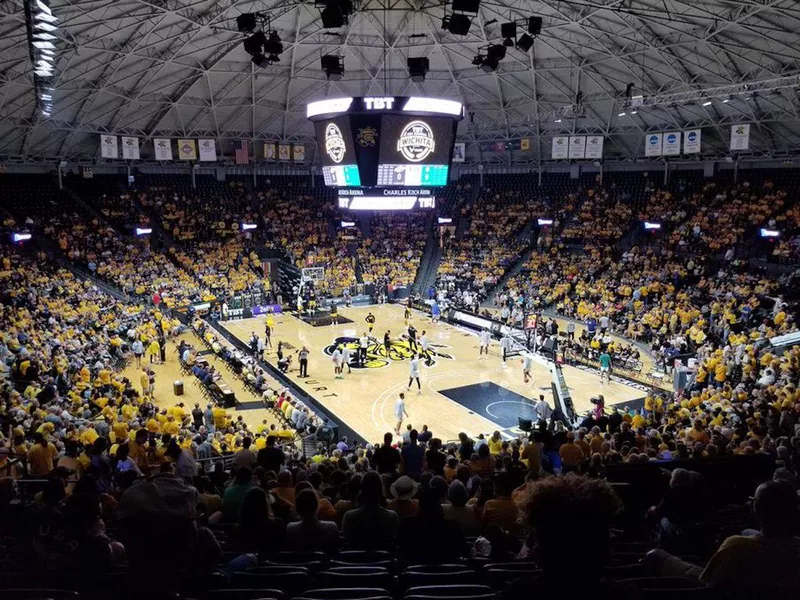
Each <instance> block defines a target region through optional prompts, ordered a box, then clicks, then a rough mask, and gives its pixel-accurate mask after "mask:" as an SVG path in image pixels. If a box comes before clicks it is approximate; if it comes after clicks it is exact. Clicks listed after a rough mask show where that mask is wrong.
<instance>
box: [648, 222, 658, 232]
mask: <svg viewBox="0 0 800 600" xmlns="http://www.w3.org/2000/svg"><path fill="white" fill-rule="evenodd" d="M644 228H645V230H646V231H656V230H658V229H661V223H654V222H652V221H645V222H644Z"/></svg>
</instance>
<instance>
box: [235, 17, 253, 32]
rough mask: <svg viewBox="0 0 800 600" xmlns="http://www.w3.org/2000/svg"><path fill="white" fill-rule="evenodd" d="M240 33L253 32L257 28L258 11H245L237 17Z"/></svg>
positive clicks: (237, 26)
mask: <svg viewBox="0 0 800 600" xmlns="http://www.w3.org/2000/svg"><path fill="white" fill-rule="evenodd" d="M236 28H237V29H238V30H239V33H253V31H255V29H256V13H243V14H241V15H239V16H238V17H236Z"/></svg>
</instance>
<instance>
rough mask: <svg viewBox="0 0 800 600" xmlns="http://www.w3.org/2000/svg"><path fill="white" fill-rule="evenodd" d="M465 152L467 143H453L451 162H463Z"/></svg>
mask: <svg viewBox="0 0 800 600" xmlns="http://www.w3.org/2000/svg"><path fill="white" fill-rule="evenodd" d="M466 154H467V145H466V144H465V143H464V142H456V143H455V144H453V162H464V158H465V157H466Z"/></svg>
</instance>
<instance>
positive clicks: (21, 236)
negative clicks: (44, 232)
mask: <svg viewBox="0 0 800 600" xmlns="http://www.w3.org/2000/svg"><path fill="white" fill-rule="evenodd" d="M32 237H33V235H31V234H30V233H13V234H11V239H12V241H13V242H14V243H15V244H18V243H20V242H26V241H28V240H29V239H31V238H32Z"/></svg>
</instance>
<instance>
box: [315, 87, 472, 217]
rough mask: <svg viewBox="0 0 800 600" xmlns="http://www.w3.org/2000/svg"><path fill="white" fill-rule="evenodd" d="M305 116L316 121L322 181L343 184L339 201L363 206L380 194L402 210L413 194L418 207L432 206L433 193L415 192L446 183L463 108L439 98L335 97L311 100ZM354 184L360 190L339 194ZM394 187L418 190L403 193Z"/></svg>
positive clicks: (351, 187) (332, 184) (387, 201)
mask: <svg viewBox="0 0 800 600" xmlns="http://www.w3.org/2000/svg"><path fill="white" fill-rule="evenodd" d="M307 116H308V118H309V119H310V120H311V121H313V122H314V127H315V132H316V136H317V145H318V148H319V154H320V156H321V162H322V173H323V178H324V181H325V185H329V186H333V187H338V188H346V189H344V190H340V193H339V198H340V204H342V203H344V202H345V200H344V199H343V198H350V199H351V201H352V202H351V204H353V205H357V206H358V207H359V208H361V207H363V206H365V205H366V204H367V203H368V202H369V201H375V200H377V199H379V198H381V199H384V202H385V203H387V204H391V205H392V206H393V207H394V208H395V209H401V207H404V206H408V205H409V204H410V203H411V199H412V198H415V200H414V203H415V205H417V206H423V207H429V206H433V205H434V203H435V197H434V195H433V194H424V195H422V194H420V193H419V191H420V190H422V189H425V188H435V187H439V186H444V185H447V180H448V176H449V173H450V163H451V160H452V155H453V143H454V142H455V134H456V128H457V127H458V122H459V121H460V120H461V119H462V117H463V107H462V105H461V103H459V102H455V101H452V100H442V99H437V98H419V97H394V96H390V97H373V98H334V99H330V100H322V101H319V102H312V103H311V104H309V105H308V107H307ZM355 188H363V189H362V190H361V193H359V194H347V193H345V194H343V193H342V192H354V191H357V190H356V189H355ZM394 188H401V189H402V188H417V189H416V191H415V190H414V189H411V190H406V192H405V193H402V194H401V193H400V192H398V191H393V189H394ZM409 192H411V193H409ZM389 199H391V201H390V200H389ZM379 204H380V203H379ZM376 208H377V207H376ZM387 208H388V207H387ZM356 210H357V209H356Z"/></svg>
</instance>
